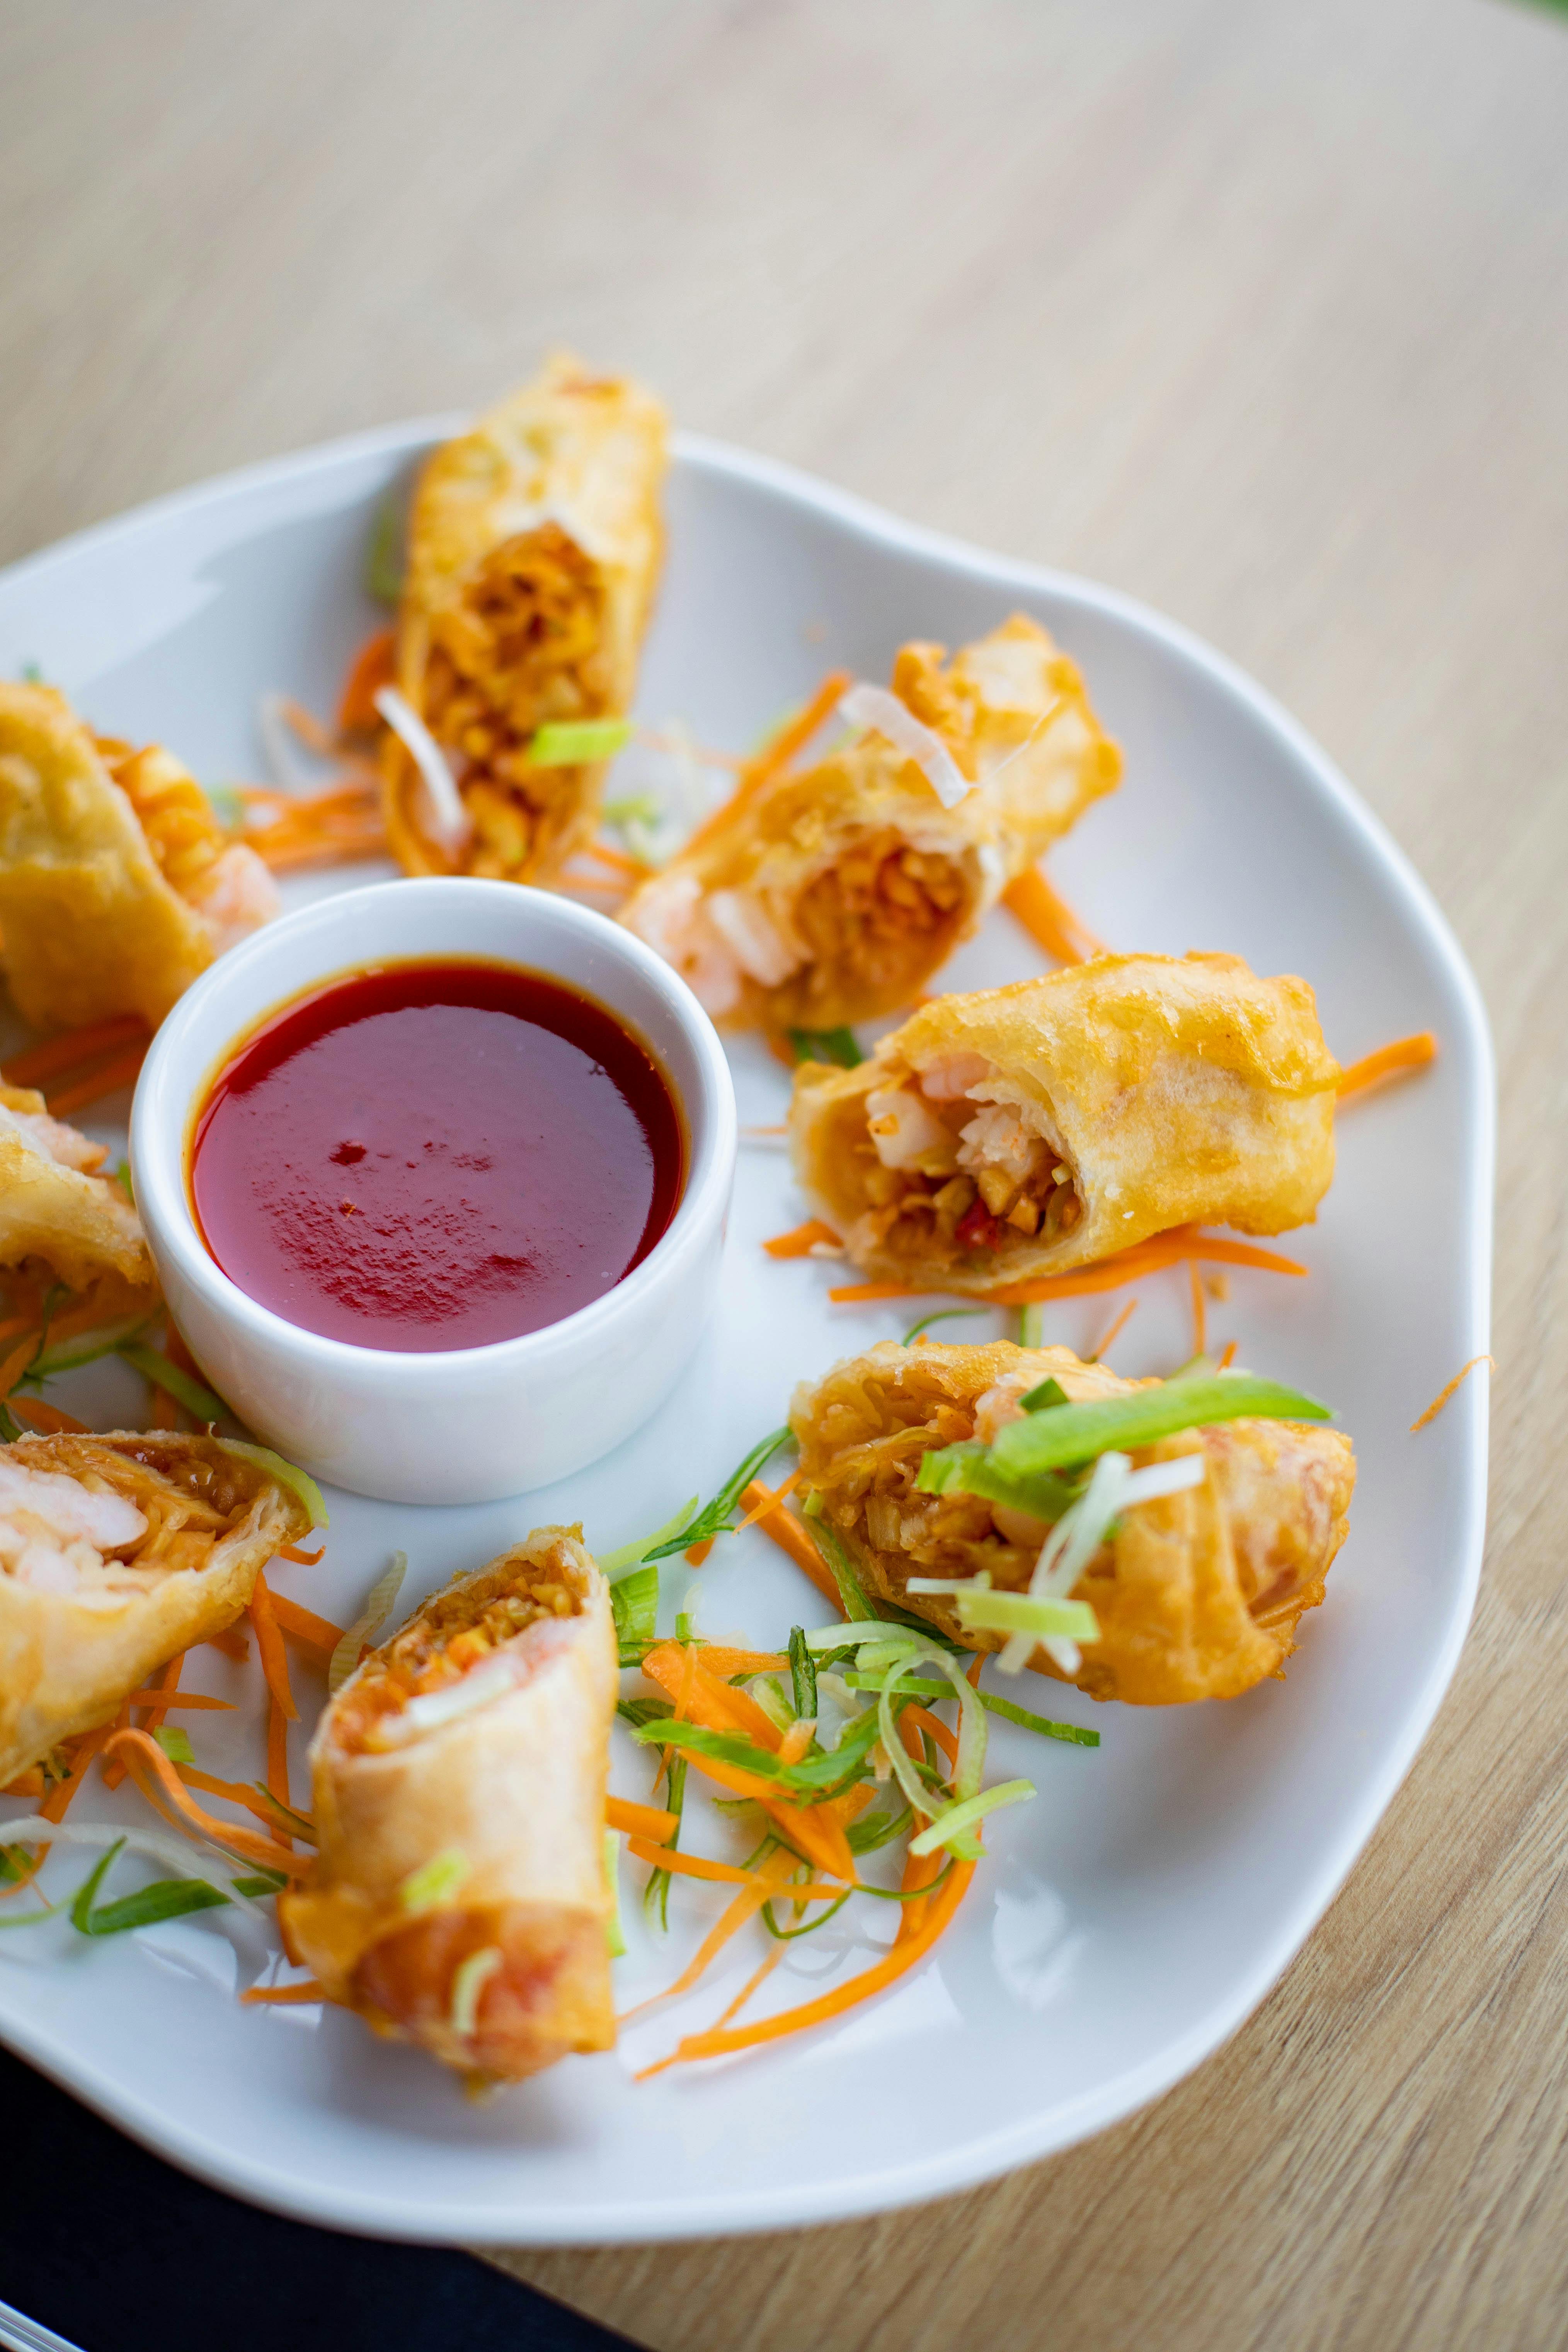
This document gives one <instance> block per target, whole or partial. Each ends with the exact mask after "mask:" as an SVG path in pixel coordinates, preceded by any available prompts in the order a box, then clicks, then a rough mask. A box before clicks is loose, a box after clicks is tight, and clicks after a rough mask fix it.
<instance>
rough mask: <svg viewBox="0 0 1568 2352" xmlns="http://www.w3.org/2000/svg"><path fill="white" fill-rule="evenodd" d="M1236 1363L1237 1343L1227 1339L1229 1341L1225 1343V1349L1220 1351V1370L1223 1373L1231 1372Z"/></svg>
mask: <svg viewBox="0 0 1568 2352" xmlns="http://www.w3.org/2000/svg"><path fill="white" fill-rule="evenodd" d="M1235 1361H1236V1341H1235V1340H1234V1339H1227V1340H1226V1343H1225V1346H1224V1348H1223V1349H1222V1350H1221V1351H1220V1360H1219V1368H1220V1370H1221V1371H1222V1372H1228V1371H1229V1370H1230V1368H1231V1366H1232V1364H1234V1363H1235Z"/></svg>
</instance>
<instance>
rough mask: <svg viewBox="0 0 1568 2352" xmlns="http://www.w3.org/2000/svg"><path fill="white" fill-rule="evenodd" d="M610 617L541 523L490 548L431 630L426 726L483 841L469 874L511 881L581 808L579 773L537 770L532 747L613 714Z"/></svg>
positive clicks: (596, 587) (591, 570) (566, 543)
mask: <svg viewBox="0 0 1568 2352" xmlns="http://www.w3.org/2000/svg"><path fill="white" fill-rule="evenodd" d="M604 614H605V591H604V582H603V579H602V576H601V574H600V572H599V569H598V566H597V565H596V564H595V562H594V561H593V560H592V558H591V557H590V556H588V555H587V554H586V553H585V552H584V550H583V549H582V548H581V547H580V546H579V545H578V544H577V542H576V541H575V540H574V539H573V538H572V537H571V536H570V535H569V534H568V533H567V532H566V531H565V530H563V528H562V526H561V525H560V523H558V522H554V521H545V522H542V523H540V524H539V525H538V526H537V528H535V529H533V530H525V531H521V532H519V533H518V534H517V535H516V536H515V537H513V538H511V539H509V540H506V541H503V543H502V544H501V545H500V547H497V548H495V549H493V550H492V551H490V553H489V555H488V556H487V557H486V558H485V559H484V561H483V562H482V563H480V564H479V565H478V566H477V567H476V569H475V571H474V572H473V575H472V577H471V578H470V579H469V581H468V584H467V586H466V588H465V589H464V592H463V594H462V597H461V599H460V601H459V602H458V604H457V605H456V606H455V607H453V608H452V609H450V610H448V611H444V612H442V613H440V614H437V616H436V618H435V619H434V621H433V622H432V629H433V632H434V637H433V642H432V644H431V646H430V648H429V653H428V657H427V659H426V663H425V666H424V675H423V686H422V696H421V702H422V709H421V716H422V717H423V719H424V720H425V723H426V726H427V727H428V728H429V730H430V732H431V733H432V735H434V736H435V738H436V740H437V742H438V743H440V744H441V745H442V746H443V748H444V749H445V750H446V751H447V752H448V753H450V754H455V755H456V757H457V759H458V761H459V762H460V763H463V764H461V765H460V769H459V774H458V789H459V791H460V792H461V793H462V795H463V799H464V802H465V804H466V805H467V807H468V814H469V815H470V816H471V817H472V818H473V821H474V825H475V829H476V831H477V833H478V835H479V847H478V849H477V850H476V853H475V855H474V856H473V858H472V859H471V860H470V862H469V870H470V871H471V872H472V873H475V874H479V875H495V876H500V875H505V874H508V873H510V872H513V871H515V869H516V867H517V866H520V865H521V864H523V863H524V862H525V861H526V860H527V858H528V856H529V855H530V853H531V848H532V845H533V842H534V838H535V835H537V834H538V833H540V832H541V831H543V830H549V829H550V828H551V825H552V819H553V817H554V816H555V815H556V814H558V813H559V812H561V811H563V810H568V809H571V808H574V807H575V805H576V803H577V800H578V798H579V796H580V782H581V778H580V772H579V771H578V770H576V769H574V768H536V767H533V766H532V765H531V763H530V760H529V744H530V742H531V739H532V737H533V735H534V733H535V732H536V730H538V729H539V728H541V727H542V726H543V725H545V724H546V723H547V722H548V721H550V720H552V719H584V718H598V717H601V716H602V715H603V714H604V713H605V710H606V709H608V707H609V704H610V702H611V701H612V700H613V695H612V693H611V680H610V674H609V666H608V657H607V655H606V653H605V646H604Z"/></svg>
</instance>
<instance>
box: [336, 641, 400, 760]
mask: <svg viewBox="0 0 1568 2352" xmlns="http://www.w3.org/2000/svg"><path fill="white" fill-rule="evenodd" d="M396 676H397V670H396V665H395V661H394V659H393V633H392V631H391V630H390V629H377V631H376V633H375V635H374V636H373V637H367V638H366V639H365V641H364V643H363V646H361V647H360V649H359V651H358V653H357V654H355V656H354V657H353V661H352V662H351V663H350V664H349V674H348V676H347V677H346V678H345V679H344V680H343V691H342V700H341V701H340V702H339V704H338V726H339V728H340V729H341V730H342V733H343V734H345V735H368V734H371V733H373V732H374V730H375V729H376V728H378V727H379V726H380V725H381V723H382V719H381V713H380V711H379V710H378V709H376V707H375V698H376V696H377V695H378V694H379V693H380V691H381V689H382V688H383V687H384V686H391V685H392V684H393V683H394V681H395V678H396Z"/></svg>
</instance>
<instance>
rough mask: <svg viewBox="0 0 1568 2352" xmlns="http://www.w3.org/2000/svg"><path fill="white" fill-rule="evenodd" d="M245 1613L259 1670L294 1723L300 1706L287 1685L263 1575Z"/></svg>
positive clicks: (286, 1665) (283, 1656) (284, 1654)
mask: <svg viewBox="0 0 1568 2352" xmlns="http://www.w3.org/2000/svg"><path fill="white" fill-rule="evenodd" d="M246 1613H247V1616H248V1617H249V1619H250V1622H251V1625H252V1627H253V1628H254V1630H255V1633H256V1650H257V1655H258V1657H259V1658H260V1660H261V1671H262V1673H263V1674H264V1675H266V1677H267V1687H268V1690H269V1691H270V1692H271V1694H272V1696H273V1698H274V1699H275V1700H276V1701H277V1704H278V1706H279V1707H280V1708H281V1709H282V1711H283V1714H284V1716H285V1717H287V1719H288V1720H289V1722H290V1723H297V1722H298V1721H299V1719H300V1710H299V1708H298V1707H297V1706H295V1704H294V1694H293V1692H292V1691H291V1690H290V1689H289V1657H288V1653H287V1652H286V1651H285V1649H284V1647H283V1636H282V1634H281V1633H280V1632H279V1626H278V1617H277V1612H276V1611H275V1610H274V1608H273V1605H272V1595H271V1593H270V1592H269V1591H268V1586H267V1579H266V1577H265V1576H258V1578H257V1580H256V1590H255V1591H254V1592H253V1593H252V1594H251V1596H250V1606H249V1608H248V1610H247V1612H246Z"/></svg>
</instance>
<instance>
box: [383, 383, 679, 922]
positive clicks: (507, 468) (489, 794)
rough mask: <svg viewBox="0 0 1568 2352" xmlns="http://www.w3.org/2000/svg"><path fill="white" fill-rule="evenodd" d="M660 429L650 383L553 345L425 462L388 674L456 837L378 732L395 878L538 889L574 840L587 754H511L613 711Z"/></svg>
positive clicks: (592, 798) (664, 427) (646, 584)
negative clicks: (530, 375)
mask: <svg viewBox="0 0 1568 2352" xmlns="http://www.w3.org/2000/svg"><path fill="white" fill-rule="evenodd" d="M668 433H669V422H668V417H667V415H666V414H665V412H664V409H663V408H662V407H661V406H660V404H659V403H658V401H657V400H655V399H654V397H653V395H652V394H651V393H648V392H646V391H644V390H643V388H642V387H641V386H640V385H639V384H636V383H631V382H629V381H627V380H625V379H616V378H612V377H606V376H595V375H591V374H590V373H589V372H588V371H587V369H586V368H584V365H583V364H582V362H580V361H579V360H575V359H574V358H573V357H572V356H571V355H570V354H569V353H563V352H558V353H556V354H555V355H554V356H553V357H552V359H551V360H549V361H548V362H547V363H546V365H545V366H544V368H543V370H542V373H540V374H539V375H538V376H536V377H535V378H534V380H533V381H532V383H527V384H524V385H523V387H522V389H521V391H519V392H515V393H513V394H511V396H510V399H508V400H504V401H502V402H501V404H500V406H499V407H497V408H493V409H491V410H490V412H489V415H487V416H483V417H481V418H480V420H479V424H478V425H476V426H475V427H474V429H473V431H472V432H471V433H465V434H463V435H461V436H459V438H458V439H457V440H456V441H448V442H447V444H446V446H445V447H444V448H441V449H438V450H437V452H436V454H435V456H434V457H432V458H431V459H430V460H429V463H428V464H427V465H426V467H425V470H424V473H423V474H422V475H421V477H420V480H419V487H418V489H417V492H416V496H415V500H414V510H413V514H412V517H411V519H410V523H409V539H408V567H407V572H406V575H405V581H404V588H403V601H402V605H401V608H400V610H399V614H398V621H397V643H396V668H397V685H398V689H399V691H400V692H401V693H402V695H403V696H404V698H405V700H406V701H407V702H408V703H409V704H410V705H411V707H412V708H413V709H414V711H415V712H416V715H417V716H418V717H419V718H420V719H423V721H424V723H425V725H426V727H427V728H428V730H430V733H431V734H432V735H433V736H434V737H435V739H436V740H437V743H438V744H439V745H440V746H441V747H442V749H443V751H445V752H446V754H447V761H448V764H449V765H450V766H451V767H452V768H453V770H454V771H455V772H456V774H457V778H458V790H459V792H460V793H461V795H462V800H463V803H464V806H465V808H466V810H467V812H468V817H469V819H470V820H471V822H472V824H473V827H474V834H473V838H472V841H471V842H470V844H469V845H468V849H467V850H466V851H465V852H464V853H463V854H462V855H461V856H458V857H456V858H454V857H452V856H448V855H447V853H446V852H445V851H444V850H443V849H442V848H441V847H440V846H439V845H438V844H437V840H436V839H435V838H434V837H433V836H432V834H431V830H430V827H429V824H428V822H427V821H426V819H425V818H424V815H423V793H422V787H421V784H420V781H419V775H418V771H417V768H416V765H415V762H414V761H413V760H412V759H411V757H410V756H409V753H408V751H407V750H406V748H405V745H404V744H403V742H402V741H401V740H399V738H398V737H397V736H396V735H395V734H391V733H389V734H388V736H387V738H386V740H385V742H384V750H383V774H384V779H385V800H384V805H385V812H386V829H387V835H388V838H389V840H390V841H391V844H392V847H393V849H394V852H395V855H396V856H397V857H398V858H399V859H400V860H401V862H402V864H403V866H404V867H405V870H406V871H407V872H408V873H410V874H449V873H463V874H480V875H491V876H496V877H500V878H501V879H503V880H508V881H513V882H540V881H548V880H549V879H551V878H552V877H553V876H554V875H555V874H556V873H557V871H558V870H559V868H560V866H561V865H562V863H563V860H564V859H566V858H567V857H569V856H571V854H572V852H573V851H574V849H578V848H580V847H581V846H582V845H583V844H584V842H586V841H589V840H591V839H592V837H593V835H594V833H595V829H596V827H597V824H598V819H599V801H600V796H601V793H602V791H603V787H604V779H605V769H606V765H607V763H606V762H605V761H594V762H591V763H589V764H587V765H584V766H578V767H536V766H533V765H532V764H531V761H530V759H529V749H528V747H529V742H530V739H531V737H532V735H533V734H534V732H535V730H537V729H538V728H540V727H542V726H544V725H546V724H547V723H549V722H552V721H558V720H563V719H602V718H618V717H622V716H624V715H625V714H626V712H627V711H628V710H629V709H631V705H632V698H633V696H634V694H635V692H636V688H637V656H638V654H639V652H640V650H641V646H642V640H643V633H644V631H645V630H646V628H647V622H648V615H649V614H650V613H651V611H652V608H653V598H654V591H655V588H656V587H657V585H658V571H659V563H660V560H661V557H662V553H663V546H664V528H663V523H662V520H661V518H660V512H659V503H658V501H659V490H660V487H661V485H662V482H663V479H664V475H665V469H666V467H667V466H668Z"/></svg>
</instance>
